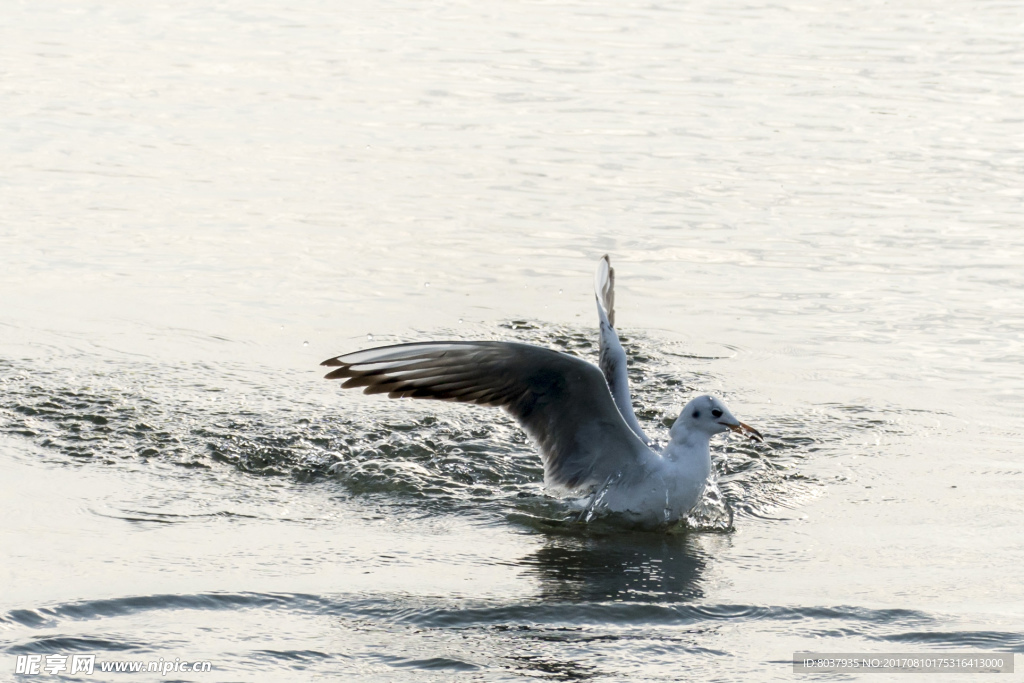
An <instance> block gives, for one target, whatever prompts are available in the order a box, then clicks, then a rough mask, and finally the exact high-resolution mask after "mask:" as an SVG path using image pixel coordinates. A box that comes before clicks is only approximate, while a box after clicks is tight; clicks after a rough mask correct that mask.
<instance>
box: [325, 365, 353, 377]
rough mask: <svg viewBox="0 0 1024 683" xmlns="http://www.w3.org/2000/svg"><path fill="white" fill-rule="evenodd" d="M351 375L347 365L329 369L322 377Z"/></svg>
mask: <svg viewBox="0 0 1024 683" xmlns="http://www.w3.org/2000/svg"><path fill="white" fill-rule="evenodd" d="M320 365H326V363H321V364H320ZM351 376H352V372H351V371H350V370H349V369H348V367H343V368H338V369H337V370H331V371H330V372H328V373H327V374H326V375H324V379H342V378H345V377H351Z"/></svg>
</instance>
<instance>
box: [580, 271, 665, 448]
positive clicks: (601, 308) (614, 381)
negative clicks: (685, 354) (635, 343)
mask: <svg viewBox="0 0 1024 683" xmlns="http://www.w3.org/2000/svg"><path fill="white" fill-rule="evenodd" d="M594 296H595V297H596V299H597V317H598V323H599V325H600V350H601V355H600V364H601V372H603V373H604V378H605V381H606V382H607V383H608V389H609V391H611V393H612V399H613V400H614V401H615V405H616V406H617V407H618V409H619V412H620V413H622V418H623V419H624V420H625V421H626V424H628V425H629V428H630V429H632V430H633V433H634V434H636V435H637V436H638V437H640V440H641V441H643V442H644V443H647V444H649V443H650V442H651V440H650V438H649V437H648V436H647V434H645V433H644V430H643V427H641V426H640V422H639V421H638V420H637V419H636V413H634V412H633V401H632V399H631V398H630V396H629V375H628V374H627V372H626V352H625V351H624V350H623V348H622V343H621V342H620V341H619V335H618V333H617V332H616V331H615V269H614V268H612V264H611V261H609V260H608V255H607V254H605V255H604V256H602V257H601V260H600V261H598V263H597V271H596V272H595V273H594Z"/></svg>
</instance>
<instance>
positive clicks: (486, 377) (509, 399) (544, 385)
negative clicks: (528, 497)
mask: <svg viewBox="0 0 1024 683" xmlns="http://www.w3.org/2000/svg"><path fill="white" fill-rule="evenodd" d="M321 365H327V366H330V367H336V368H337V369H336V370H332V371H331V372H329V373H327V375H326V376H325V377H326V378H327V379H344V380H345V382H344V383H343V384H342V386H343V387H345V388H351V387H365V388H364V389H363V393H366V394H384V393H386V394H387V395H388V396H389V397H391V398H432V399H438V400H443V401H461V402H464V403H476V404H477V405H485V406H500V407H502V408H504V409H505V410H506V411H508V412H509V414H511V415H512V416H513V417H514V418H515V419H516V420H517V421H518V422H519V424H520V425H522V427H523V428H524V429H525V430H526V432H527V433H528V434H529V435H530V436H531V437H533V439H534V440H535V441H536V442H537V444H538V446H539V447H540V450H541V454H542V456H543V459H544V480H545V481H546V482H547V483H548V484H549V485H556V486H561V487H564V488H568V489H574V488H578V487H581V486H589V485H600V484H603V483H605V482H606V481H608V480H609V478H611V477H615V476H617V475H619V474H620V473H621V475H623V476H630V475H632V474H640V473H641V472H642V471H643V470H645V469H646V467H647V466H648V465H649V464H651V462H652V461H653V459H657V458H658V457H659V456H657V455H656V454H655V453H654V452H653V451H651V449H649V448H648V447H647V446H646V445H645V444H644V443H643V442H642V441H640V440H639V439H638V438H637V437H636V435H635V434H634V433H633V432H632V431H630V429H629V427H628V426H627V425H626V423H625V422H624V421H623V420H622V415H621V414H620V413H619V410H618V408H616V407H615V403H614V402H613V401H612V397H611V395H610V394H609V393H608V387H607V385H606V384H605V381H604V377H602V375H601V372H600V371H599V370H598V369H597V368H596V367H594V366H593V365H591V364H590V363H588V362H586V361H584V360H581V359H579V358H574V357H573V356H569V355H567V354H564V353H559V352H557V351H552V350H550V349H545V348H541V347H539V346H531V345H529V344H518V343H511V342H488V341H484V342H460V341H451V342H424V343H414V344H398V345H396V346H382V347H379V348H375V349H368V350H366V351H356V352H355V353H349V354H346V355H344V356H338V357H336V358H331V359H328V360H325V361H324V362H323V363H321Z"/></svg>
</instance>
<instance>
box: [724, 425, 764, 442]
mask: <svg viewBox="0 0 1024 683" xmlns="http://www.w3.org/2000/svg"><path fill="white" fill-rule="evenodd" d="M718 424H723V425H725V426H726V427H728V428H729V429H731V430H732V431H734V432H736V433H737V434H742V435H743V436H745V437H747V438H748V439H750V440H752V441H761V442H763V441H764V437H763V436H761V432H759V431H757V430H756V429H754V428H753V427H751V426H750V425H748V424H744V423H743V422H740V423H738V424H734V425H731V424H728V423H726V422H719V423H718Z"/></svg>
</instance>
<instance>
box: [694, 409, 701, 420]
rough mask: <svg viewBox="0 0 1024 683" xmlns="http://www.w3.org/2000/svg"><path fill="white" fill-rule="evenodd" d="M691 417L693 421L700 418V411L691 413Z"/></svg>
mask: <svg viewBox="0 0 1024 683" xmlns="http://www.w3.org/2000/svg"><path fill="white" fill-rule="evenodd" d="M693 417H694V419H697V418H698V417H700V411H699V410H695V411H693Z"/></svg>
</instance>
